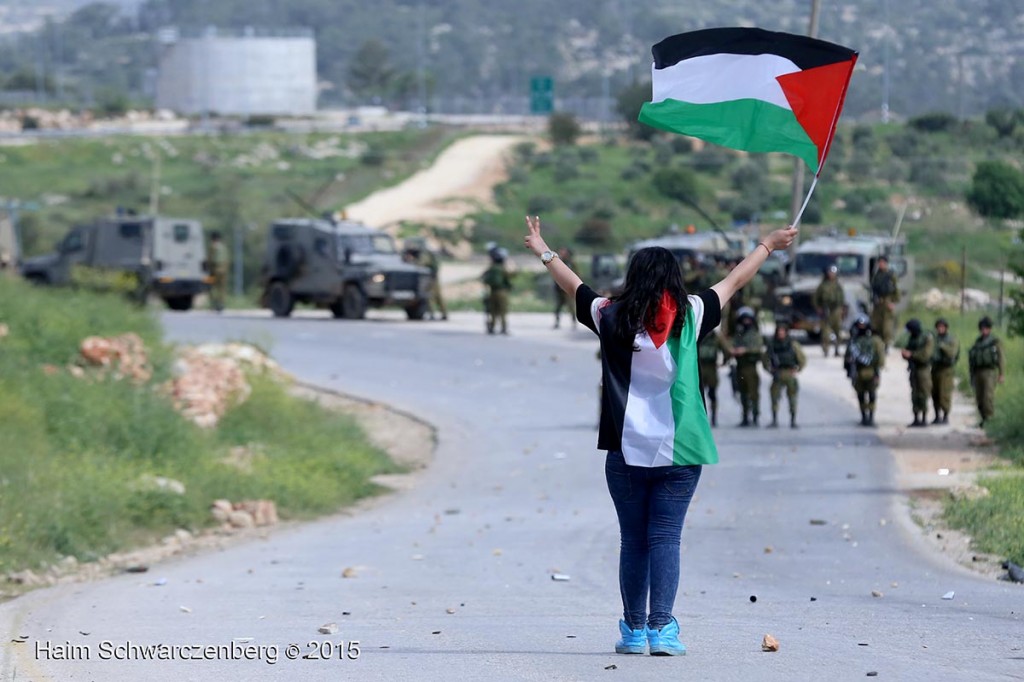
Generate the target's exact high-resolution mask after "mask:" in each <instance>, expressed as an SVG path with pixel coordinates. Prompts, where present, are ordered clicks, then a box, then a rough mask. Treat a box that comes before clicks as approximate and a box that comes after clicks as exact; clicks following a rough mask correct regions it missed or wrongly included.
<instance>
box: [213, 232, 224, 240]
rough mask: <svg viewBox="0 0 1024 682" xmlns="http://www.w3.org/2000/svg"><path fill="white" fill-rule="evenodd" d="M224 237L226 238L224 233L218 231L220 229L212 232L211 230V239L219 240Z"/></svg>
mask: <svg viewBox="0 0 1024 682" xmlns="http://www.w3.org/2000/svg"><path fill="white" fill-rule="evenodd" d="M223 238H224V235H222V234H221V233H220V231H218V230H213V231H212V232H210V240H211V241H215V242H219V241H220V240H221V239H223Z"/></svg>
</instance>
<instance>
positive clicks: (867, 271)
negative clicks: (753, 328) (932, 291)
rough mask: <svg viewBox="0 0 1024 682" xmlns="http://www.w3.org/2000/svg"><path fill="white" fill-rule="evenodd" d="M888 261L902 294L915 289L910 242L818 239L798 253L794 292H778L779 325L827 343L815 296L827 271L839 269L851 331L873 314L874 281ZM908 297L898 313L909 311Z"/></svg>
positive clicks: (879, 237) (862, 237)
mask: <svg viewBox="0 0 1024 682" xmlns="http://www.w3.org/2000/svg"><path fill="white" fill-rule="evenodd" d="M881 256H886V257H887V258H888V259H889V267H890V268H891V269H892V271H893V272H894V273H896V276H897V278H898V281H899V287H900V291H902V292H904V294H906V292H908V291H910V289H912V288H913V276H914V270H913V263H912V260H911V259H910V258H909V257H907V255H906V242H905V241H904V240H903V239H902V238H900V239H896V240H893V239H892V238H890V237H888V236H885V235H850V236H827V237H816V238H813V239H808V240H807V241H804V242H801V244H800V246H799V247H797V252H796V258H795V259H794V261H793V263H792V265H791V268H790V273H789V274H790V276H789V284H788V286H783V287H780V288H779V289H777V291H776V304H775V308H774V310H775V320H776V321H777V322H786V323H788V324H789V325H790V326H791V328H792V329H797V330H803V331H804V332H806V333H807V336H808V338H809V339H810V340H812V341H816V340H818V339H820V338H821V319H820V318H819V316H818V311H817V309H816V308H815V306H814V292H815V290H816V289H817V288H818V285H819V284H821V280H822V277H823V275H824V272H825V270H826V269H828V268H829V267H831V266H833V265H834V266H836V268H837V269H838V271H839V273H838V274H839V282H840V284H842V286H843V291H844V293H845V294H846V306H845V311H844V316H843V328H844V329H849V328H850V326H851V325H852V324H853V321H854V320H855V319H856V317H857V315H859V314H860V313H865V314H869V313H870V312H871V305H872V301H871V276H872V275H873V274H874V273H875V270H876V269H877V266H878V259H879V258H880V257H881ZM909 298H910V297H909V296H907V295H904V296H903V297H902V299H901V302H900V304H899V306H898V307H897V309H902V308H904V307H906V305H907V302H908V300H909Z"/></svg>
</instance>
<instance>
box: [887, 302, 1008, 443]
mask: <svg viewBox="0 0 1024 682" xmlns="http://www.w3.org/2000/svg"><path fill="white" fill-rule="evenodd" d="M992 326H993V325H992V319H991V318H989V317H983V318H982V319H981V320H980V321H979V322H978V338H977V340H975V342H974V345H973V346H971V349H970V351H969V352H968V355H967V360H968V369H969V370H970V379H971V388H972V389H973V391H974V397H975V400H976V403H977V406H978V415H979V416H980V418H981V425H982V426H984V425H985V422H986V421H987V420H989V419H991V418H992V416H993V415H994V414H995V390H996V384H999V383H1002V381H1003V374H1004V372H1005V357H1004V354H1003V351H1002V346H1001V345H1000V343H999V339H998V338H997V337H996V336H994V335H993V334H992ZM906 329H907V338H906V340H905V341H904V342H902V343H900V344H899V345H900V346H901V350H900V352H901V354H902V356H903V358H904V359H905V360H906V361H907V371H908V373H909V376H910V396H911V406H912V407H913V410H914V421H913V422H911V423H910V424H909V426H913V427H920V426H926V425H927V424H928V421H927V418H928V400H929V398H930V399H931V401H932V409H933V411H934V413H935V417H934V419H932V422H931V423H932V424H948V423H949V410H950V408H951V407H952V402H953V373H954V368H955V367H956V364H957V362H958V361H959V360H960V342H959V341H958V340H957V339H956V337H955V336H953V334H951V333H950V331H949V323H948V322H947V321H946V320H945V319H942V318H939V319H938V320H937V321H936V322H935V333H934V334H932V333H929V332H927V331H925V330H923V329H922V327H921V322H920V320H917V319H913V320H910V321H909V322H907V324H906Z"/></svg>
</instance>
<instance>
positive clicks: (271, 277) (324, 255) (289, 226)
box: [262, 218, 431, 320]
mask: <svg viewBox="0 0 1024 682" xmlns="http://www.w3.org/2000/svg"><path fill="white" fill-rule="evenodd" d="M262 272H263V300H262V303H263V306H264V307H265V308H269V309H270V311H271V312H272V313H273V314H274V316H275V317H288V316H289V315H291V313H292V310H293V309H294V307H295V304H296V303H307V304H311V305H314V306H316V307H318V308H327V309H329V310H330V311H331V313H332V314H333V315H334V316H335V317H338V318H344V319H350V320H355V319H361V318H363V317H365V316H366V310H367V308H369V307H374V308H380V307H384V306H396V307H400V308H403V309H404V310H405V313H406V315H407V316H408V318H409V319H410V320H422V319H423V317H424V316H425V315H426V314H427V311H428V310H429V303H428V296H429V292H430V280H431V273H430V270H428V269H427V268H425V267H421V266H419V265H415V264H412V263H408V262H406V261H404V260H403V259H402V256H401V255H400V253H399V252H398V249H397V248H396V247H395V242H394V240H393V239H392V238H391V237H390V236H389V235H387V234H385V233H383V232H380V231H379V230H374V229H372V228H369V227H367V226H365V225H361V224H359V223H353V222H347V221H332V220H326V219H323V220H321V219H307V218H291V219H282V220H278V221H275V222H274V223H273V224H271V226H270V230H269V232H268V234H267V250H266V254H265V257H264V262H263V270H262Z"/></svg>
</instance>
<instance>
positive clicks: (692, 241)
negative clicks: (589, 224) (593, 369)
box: [591, 232, 783, 294]
mask: <svg viewBox="0 0 1024 682" xmlns="http://www.w3.org/2000/svg"><path fill="white" fill-rule="evenodd" d="M749 241H750V240H748V239H746V238H745V237H743V236H741V235H739V234H737V235H736V236H735V237H732V236H730V237H728V238H727V237H726V236H725V235H723V234H721V233H719V232H691V233H686V234H668V235H665V236H663V237H655V238H653V239H644V240H642V241H638V242H634V243H633V244H631V245H630V246H629V248H628V249H627V252H626V257H625V258H622V257H620V256H615V255H613V254H595V255H594V256H593V257H592V261H591V277H592V279H593V282H594V284H593V285H592V286H594V288H595V289H596V290H597V291H601V292H603V293H605V294H610V293H617V292H619V291H620V290H621V289H622V283H623V276H624V274H625V267H626V266H627V265H628V263H629V260H630V259H632V257H633V254H634V253H636V252H637V251H639V250H640V249H643V248H647V247H650V246H661V247H664V248H666V249H668V250H669V251H671V252H672V253H673V254H674V255H675V257H676V260H678V261H679V266H680V267H681V268H682V269H683V273H684V276H688V275H690V274H691V273H692V271H693V268H697V269H698V270H701V271H706V270H712V269H713V268H714V267H715V266H716V264H717V265H718V266H720V267H721V266H724V264H725V263H726V262H728V261H731V260H736V259H742V258H743V257H744V256H745V255H746V254H747V252H748V251H750V250H751V249H752V248H753V247H754V246H756V244H757V241H756V240H754V242H753V244H749V243H748V242H749ZM782 269H783V263H782V261H781V260H779V259H777V258H770V259H768V261H767V262H766V263H765V264H764V265H763V266H762V267H761V275H762V276H763V277H764V278H765V281H766V283H767V284H768V285H769V290H771V289H773V288H774V286H775V285H776V284H777V283H778V282H779V281H780V280H781V279H782ZM697 279H698V280H699V279H701V277H700V275H698V276H697ZM769 293H770V291H769Z"/></svg>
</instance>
